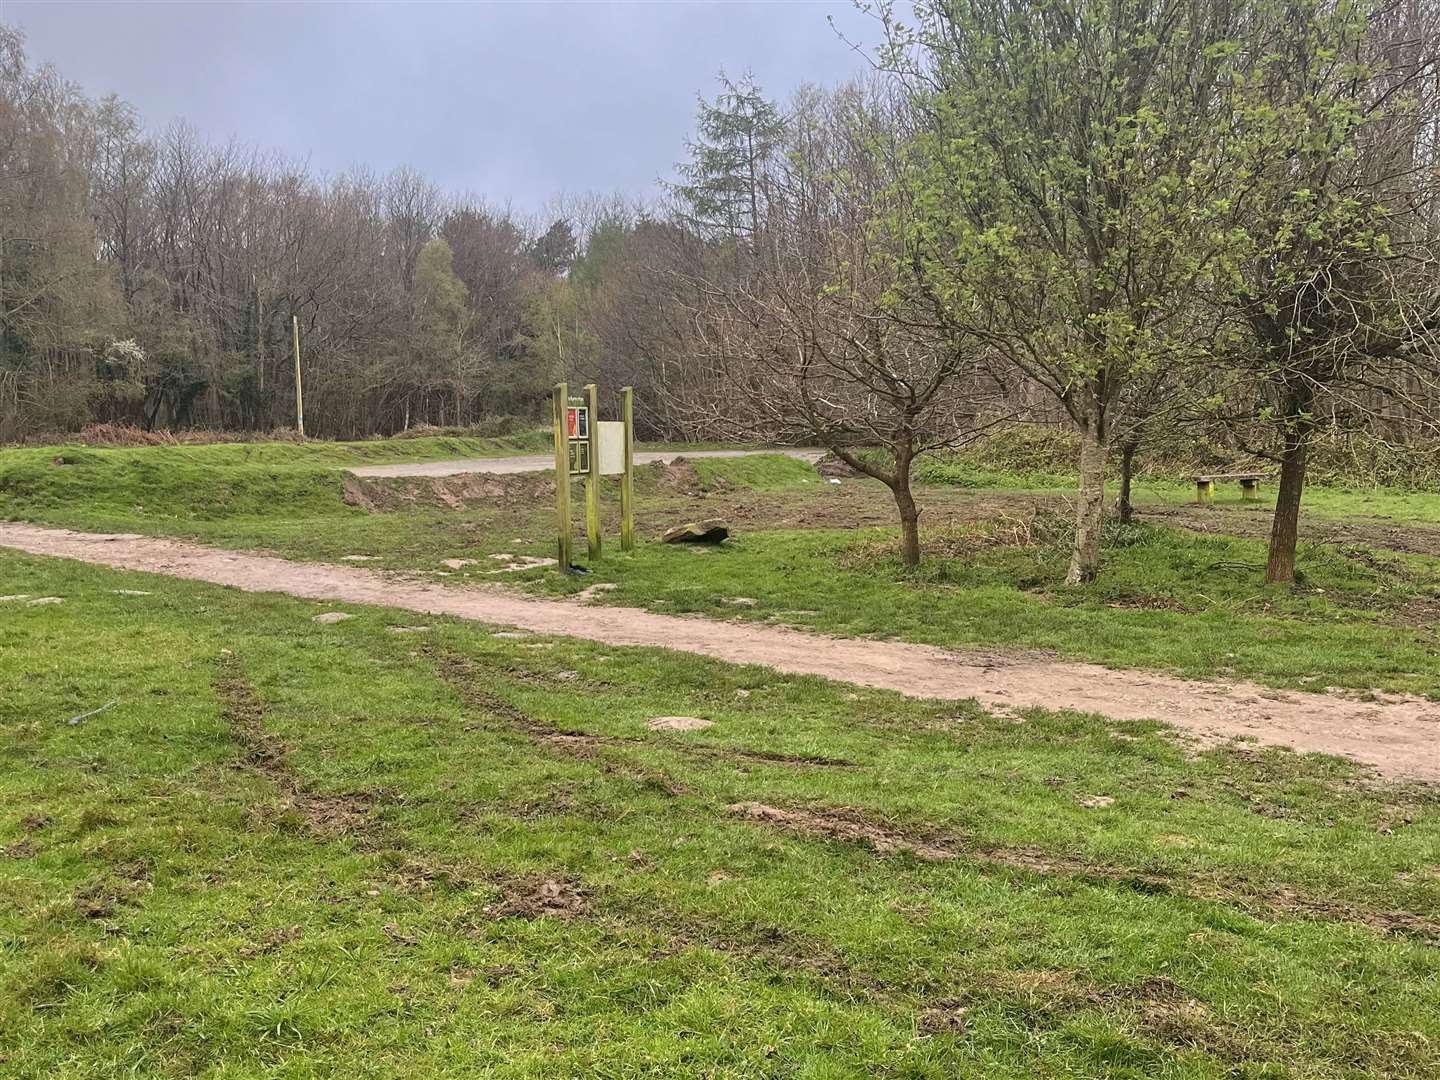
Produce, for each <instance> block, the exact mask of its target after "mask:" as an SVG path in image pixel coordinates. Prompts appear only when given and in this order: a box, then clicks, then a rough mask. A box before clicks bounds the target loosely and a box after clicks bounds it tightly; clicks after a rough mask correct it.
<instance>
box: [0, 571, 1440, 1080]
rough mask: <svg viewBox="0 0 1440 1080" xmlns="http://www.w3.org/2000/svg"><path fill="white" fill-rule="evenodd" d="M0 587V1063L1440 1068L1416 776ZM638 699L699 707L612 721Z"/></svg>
mask: <svg viewBox="0 0 1440 1080" xmlns="http://www.w3.org/2000/svg"><path fill="white" fill-rule="evenodd" d="M676 557H677V558H681V557H683V558H686V559H689V560H691V563H688V564H685V565H692V564H693V565H694V566H697V567H698V566H700V565H704V566H705V567H706V568H707V569H708V568H709V567H710V566H711V565H712V563H711V562H708V561H706V559H705V558H704V557H698V558H697V557H696V556H691V555H684V553H681V554H680V555H677V556H676ZM727 557H728V556H727ZM711 558H714V557H713V556H712V557H711ZM0 580H3V581H4V582H5V588H6V591H7V592H8V593H29V594H32V595H49V596H58V597H61V598H62V600H63V603H59V604H49V605H40V606H34V607H28V606H24V605H22V604H18V603H11V604H10V605H9V606H0V686H3V687H4V691H3V696H0V756H3V768H0V1075H7V1076H16V1077H47V1078H56V1077H106V1078H109V1077H116V1076H175V1077H190V1076H205V1077H254V1076H284V1077H328V1076H335V1075H347V1076H355V1077H389V1076H397V1075H406V1076H436V1077H443V1076H455V1077H460V1076H466V1077H473V1076H493V1077H557V1076H559V1077H566V1076H574V1077H582V1076H583V1077H594V1076H600V1077H646V1076H651V1077H735V1078H751V1077H806V1078H817V1080H818V1078H838V1077H857V1078H858V1077H907V1078H922V1077H933V1078H941V1077H945V1078H949V1077H955V1076H975V1077H1034V1076H1057V1077H1058V1076H1080V1077H1222V1076H1224V1077H1236V1076H1249V1077H1262V1076H1263V1077H1339V1076H1356V1077H1358V1076H1390V1077H1422V1076H1434V1075H1440V949H1437V947H1436V945H1437V940H1440V920H1437V918H1436V915H1435V912H1436V911H1437V910H1440V859H1437V855H1436V853H1437V851H1440V799H1437V795H1436V793H1435V792H1434V791H1433V790H1427V789H1419V788H1406V787H1393V786H1379V785H1376V784H1374V783H1372V782H1370V781H1369V780H1367V779H1366V778H1365V777H1364V776H1362V775H1361V774H1360V773H1359V772H1358V771H1357V770H1356V769H1354V768H1352V767H1350V766H1347V765H1346V764H1344V763H1342V762H1339V761H1336V760H1334V759H1324V758H1302V757H1298V756H1295V755H1292V754H1287V753H1282V752H1279V751H1266V752H1259V751H1255V750H1244V749H1236V750H1209V751H1205V752H1200V753H1196V752H1194V750H1193V749H1191V748H1188V747H1186V746H1184V745H1182V744H1180V743H1177V742H1176V741H1175V740H1174V739H1173V737H1171V736H1170V735H1168V734H1166V733H1165V731H1164V730H1162V729H1161V727H1160V726H1159V725H1155V724H1144V723H1113V722H1107V721H1105V720H1103V719H1101V718H1097V717H1093V716H1081V715H1074V714H1066V713H1048V712H1040V711H1032V712H1028V713H1026V714H1025V715H1024V716H1023V717H1022V718H1021V722H1017V721H1015V720H1013V719H1003V718H999V717H996V716H992V715H989V714H986V713H985V712H983V711H981V710H979V709H976V708H973V707H967V706H963V705H955V704H953V703H951V704H937V703H925V702H918V701H913V700H908V699H903V698H900V697H898V696H894V695H888V694H883V693H879V692H868V691H854V690H851V689H849V688H847V687H844V686H838V685H834V684H825V683H822V682H819V681H816V680H810V679H798V678H785V677H779V676H776V675H775V674H773V673H771V672H768V671H765V670H763V669H758V668H735V667H729V666H725V665H722V664H718V663H714V662H709V661H704V660H701V659H697V658H692V657H683V656H677V655H674V654H668V653H664V652H661V651H655V650H635V649H610V648H603V647H599V646H593V645H585V644H580V643H575V642H570V641H563V640H546V639H541V638H534V637H530V638H516V637H497V636H492V634H491V633H489V632H488V631H487V630H486V629H485V628H483V627H478V626H475V625H473V624H464V625H462V624H456V623H451V622H449V621H447V620H443V619H430V618H424V619H422V618H421V617H419V616H411V617H408V618H405V617H402V616H400V615H398V614H397V613H396V612H393V611H380V610H373V609H364V608H347V609H346V610H347V611H348V612H350V613H351V614H352V615H353V616H354V617H353V618H351V619H348V620H346V621H343V622H339V623H336V624H334V625H320V624H316V623H315V622H313V621H312V617H313V616H314V615H315V614H317V613H318V612H320V611H322V610H324V609H322V608H320V607H318V606H316V605H313V604H309V603H305V602H300V601H292V600H288V599H285V598H280V597H272V596H255V595H245V594H240V593H236V592H232V591H228V590H223V589H218V588H214V587H209V586H200V585H194V584H189V583H184V582H175V581H169V580H164V579H158V578H154V577H147V576H143V575H137V574H122V573H118V572H112V571H106V570H100V569H95V568H88V567H84V566H81V565H78V564H73V563H63V562H55V561H48V560H40V559H30V558H22V557H18V556H13V555H5V554H3V553H0ZM406 623H413V624H414V625H405V624H406ZM420 626H424V627H426V629H424V630H421V629H419V627H420ZM37 676H38V677H37ZM106 706H108V707H106ZM101 708H103V709H104V711H101V712H98V713H96V714H95V715H91V716H88V717H86V718H84V719H80V720H78V721H75V722H73V723H72V722H69V721H70V718H72V717H78V716H80V715H81V714H84V713H88V712H91V711H92V710H96V709H101ZM673 715H683V716H695V717H701V718H704V719H708V720H711V721H713V726H712V727H710V728H708V729H705V730H703V731H691V732H678V731H656V730H652V729H651V728H650V727H649V726H648V723H647V722H648V721H649V720H650V719H651V718H654V717H658V716H673Z"/></svg>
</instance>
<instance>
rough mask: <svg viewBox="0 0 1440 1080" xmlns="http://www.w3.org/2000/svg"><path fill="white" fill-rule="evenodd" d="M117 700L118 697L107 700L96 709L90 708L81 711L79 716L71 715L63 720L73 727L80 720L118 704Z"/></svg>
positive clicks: (96, 714)
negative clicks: (86, 710)
mask: <svg viewBox="0 0 1440 1080" xmlns="http://www.w3.org/2000/svg"><path fill="white" fill-rule="evenodd" d="M119 700H120V699H119V698H116V699H115V700H114V701H107V702H106V703H105V704H104V705H101V706H100V707H99V708H98V709H91V710H90V711H89V712H82V713H81V714H80V715H79V716H72V717H70V719H69V720H67V721H65V722H66V723H67V724H69V725H70V726H71V727H75V726H76V725H77V724H79V723H80V721H81V720H89V719H90V717H92V716H99V715H100V714H101V713H102V712H104V711H105V710H106V709H108V708H110V706H112V705H116V704H119Z"/></svg>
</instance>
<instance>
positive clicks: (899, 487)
mask: <svg viewBox="0 0 1440 1080" xmlns="http://www.w3.org/2000/svg"><path fill="white" fill-rule="evenodd" d="M890 490H891V492H892V493H893V494H894V496H895V507H896V509H898V510H899V511H900V561H901V562H903V563H904V564H905V565H906V566H907V567H910V568H914V567H916V566H919V565H920V508H919V507H917V506H916V505H915V497H914V496H913V495H911V494H910V474H909V469H908V467H907V469H906V471H905V473H904V474H900V473H899V472H898V469H897V474H896V478H895V484H894V486H893V487H891V489H890Z"/></svg>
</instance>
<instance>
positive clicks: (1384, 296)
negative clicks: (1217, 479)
mask: <svg viewBox="0 0 1440 1080" xmlns="http://www.w3.org/2000/svg"><path fill="white" fill-rule="evenodd" d="M874 14H875V17H876V19H877V26H878V27H879V28H880V30H881V31H882V37H883V42H884V44H883V45H882V46H881V47H879V48H878V49H875V50H873V51H872V52H871V53H870V59H871V61H872V65H873V68H874V70H873V72H872V74H871V75H870V76H869V77H866V78H864V79H859V80H856V81H853V82H851V83H849V84H845V85H841V86H837V87H828V88H822V87H805V88H802V89H801V90H799V91H797V92H796V93H795V94H794V96H793V97H792V98H791V99H790V100H789V101H787V102H785V103H783V104H780V103H777V102H774V101H772V100H770V99H769V98H767V97H766V96H765V94H764V93H763V92H762V90H761V88H760V87H758V86H756V85H755V84H754V82H753V81H752V80H751V79H749V78H741V79H738V80H730V79H724V78H723V77H722V85H721V89H720V92H719V94H718V95H716V96H715V97H714V98H712V99H702V100H701V102H700V106H699V109H698V112H697V117H696V130H695V134H694V136H693V138H692V140H691V141H690V142H689V144H688V145H687V146H686V148H685V150H684V155H683V156H684V160H682V161H681V163H680V164H679V165H678V166H677V175H676V177H675V179H674V180H673V182H672V183H670V184H669V185H668V186H667V188H666V193H665V196H664V197H663V198H662V199H660V200H658V201H656V203H655V204H654V205H649V206H640V205H636V204H632V203H628V202H627V201H626V200H624V199H623V198H620V197H607V198H596V197H591V198H585V199H579V200H575V199H572V200H568V201H562V202H559V203H557V205H556V208H555V212H554V213H552V214H548V215H546V216H545V217H544V218H543V219H541V220H539V221H534V222H531V221H526V220H522V219H520V218H518V217H517V216H516V215H513V214H511V213H508V212H506V211H504V210H498V209H496V208H493V207H488V206H486V205H484V204H483V203H480V202H478V201H476V200H473V199H465V198H456V197H452V196H448V195H445V194H444V193H442V192H440V191H439V190H438V189H436V188H435V187H434V186H433V185H431V184H430V183H428V182H427V181H426V180H425V179H424V178H423V177H421V176H419V175H418V174H416V173H414V172H412V171H409V170H403V169H402V170H398V171H396V172H394V173H392V174H390V175H388V176H385V177H376V176H372V175H370V174H368V173H366V172H364V171H363V170H358V169H357V170H353V171H351V172H349V173H346V174H344V175H342V176H340V177H338V178H333V179H323V178H319V177H315V176H312V175H310V174H309V173H308V172H307V171H306V170H305V169H304V168H303V167H301V166H298V165H297V164H295V163H293V162H287V161H285V160H283V159H280V158H277V157H274V156H267V155H263V154H261V153H259V152H257V151H254V150H252V149H248V148H245V147H240V146H236V145H213V144H209V143H206V142H204V141H203V140H202V139H200V138H199V137H198V136H197V135H196V134H195V133H194V132H192V131H190V130H189V129H187V128H185V127H183V126H182V127H174V128H171V129H170V130H168V131H165V132H162V133H159V134H151V133H148V132H146V131H145V130H144V129H143V127H142V125H141V124H140V122H139V119H138V117H136V115H135V114H134V112H133V110H131V109H130V108H129V107H128V106H126V105H125V104H124V103H122V102H119V101H116V100H114V99H106V100H104V101H100V102H93V101H89V100H87V99H86V98H85V97H84V96H83V95H81V94H80V93H79V92H78V91H77V90H75V88H74V87H72V86H70V85H69V84H67V83H66V82H65V81H64V80H63V79H62V78H60V76H59V75H58V74H56V73H55V72H53V71H50V70H48V69H43V68H42V69H39V70H36V69H34V68H32V67H30V66H28V65H27V64H26V62H25V59H24V55H23V50H22V48H21V41H20V39H19V37H18V36H17V35H15V34H14V33H11V32H5V33H4V34H3V35H0V439H5V438H10V439H13V438H16V437H19V436H23V435H26V434H28V433H31V432H35V431H50V430H67V429H73V428H75V427H77V426H80V425H82V424H84V423H86V422H88V421H91V420H97V419H100V420H105V419H114V420H121V421H125V422H132V423H139V424H141V425H143V426H149V427H154V426H166V425H171V426H177V425H178V426H184V425H198V426H212V427H223V428H238V429H266V428H269V427H272V426H274V425H276V424H280V423H284V421H285V419H286V417H287V415H288V409H289V405H290V401H291V399H290V393H291V391H290V389H289V386H288V382H287V375H286V373H287V372H288V364H289V354H288V330H289V325H290V320H291V318H292V317H298V318H299V320H300V323H301V326H302V330H303V333H304V335H305V343H306V345H305V355H306V367H307V372H306V380H307V385H306V399H307V422H308V423H309V425H310V426H311V429H312V431H314V432H316V433H319V434H326V435H336V436H357V435H367V434H372V433H381V434H384V433H393V432H396V431H400V430H403V429H405V428H407V427H412V426H414V425H417V424H437V425H464V424H469V423H473V422H475V421H476V420H478V419H481V418H485V417H494V416H498V415H501V414H507V413H508V414H518V415H522V416H531V417H537V418H538V416H539V415H540V413H539V410H540V409H541V408H542V404H541V403H542V401H543V393H544V389H545V388H546V387H547V386H548V385H549V384H550V383H551V382H553V381H554V380H556V379H557V378H560V377H568V378H571V379H572V380H576V379H580V380H589V379H593V380H595V381H598V382H600V383H601V384H602V385H604V386H606V387H609V388H614V387H618V386H620V385H622V384H631V385H634V386H636V388H637V423H638V425H639V426H640V427H641V429H642V431H643V432H644V433H646V434H650V435H660V436H664V437H668V438H676V439H687V438H705V439H714V438H727V437H747V438H766V439H776V440H788V441H802V440H803V441H818V442H820V443H821V444H823V445H825V446H827V447H829V448H830V449H832V450H833V451H834V453H835V454H836V455H837V456H838V457H840V458H841V459H843V460H844V461H846V462H848V463H849V464H850V465H851V466H852V467H854V468H855V469H857V470H859V471H861V472H863V473H866V474H868V475H871V476H873V477H876V478H877V479H879V480H880V481H882V482H883V483H885V484H886V485H887V486H888V487H889V488H890V489H891V491H892V492H893V493H894V498H895V503H896V510H897V516H898V518H899V521H900V524H901V533H902V554H903V557H904V560H905V562H906V563H909V564H912V565H913V564H914V563H916V562H918V561H919V559H920V557H921V544H920V531H919V523H920V508H919V506H918V505H917V503H916V500H915V497H914V494H913V492H912V490H911V469H912V465H913V462H914V461H915V459H916V458H917V457H918V456H920V455H923V454H926V453H930V452H934V451H937V450H941V449H944V448H947V447H956V446H960V445H962V444H964V443H966V442H968V441H971V440H974V439H977V438H980V437H983V435H984V433H985V432H986V431H988V430H990V429H991V428H993V427H994V426H995V425H998V424H1005V423H1016V422H1035V421H1044V422H1056V421H1060V422H1064V423H1067V424H1069V425H1070V426H1072V427H1073V428H1074V430H1075V431H1076V432H1078V434H1079V452H1078V456H1077V460H1076V470H1077V473H1078V475H1079V484H1078V489H1077V499H1076V516H1075V535H1074V544H1073V551H1072V554H1071V562H1070V568H1069V580H1070V581H1072V582H1075V583H1079V582H1084V581H1086V580H1089V579H1090V578H1091V577H1093V576H1094V574H1095V573H1096V571H1097V569H1098V566H1099V560H1100V557H1101V538H1102V532H1103V528H1104V525H1105V521H1106V514H1107V506H1106V501H1105V481H1106V477H1107V473H1108V472H1109V471H1110V470H1111V469H1112V467H1113V466H1114V465H1115V464H1116V463H1118V465H1119V467H1120V472H1121V484H1120V488H1121V499H1120V507H1121V514H1122V516H1123V515H1124V514H1125V512H1126V509H1127V507H1128V481H1129V475H1130V472H1131V470H1132V468H1133V466H1134V462H1135V459H1136V457H1137V455H1143V454H1144V453H1145V452H1146V448H1147V447H1151V446H1154V445H1155V444H1156V442H1157V441H1158V440H1164V439H1174V438H1176V437H1177V433H1184V436H1183V437H1185V438H1193V439H1197V440H1198V439H1212V440H1220V441H1222V442H1223V443H1224V444H1225V445H1227V446H1230V447H1233V448H1234V449H1235V450H1236V451H1237V453H1239V452H1243V453H1244V454H1246V455H1250V456H1254V457H1259V458H1268V459H1270V460H1272V461H1273V462H1274V466H1275V469H1276V470H1277V472H1278V475H1279V498H1278V506H1277V510H1276V515H1275V520H1274V527H1273V532H1272V542H1271V551H1270V559H1269V565H1268V567H1267V577H1268V578H1269V579H1270V580H1275V581H1284V580H1289V579H1290V578H1292V577H1293V574H1294V560H1295V540H1296V530H1297V522H1298V514H1299V508H1300V504H1301V499H1302V495H1303V491H1304V485H1305V479H1306V473H1307V466H1308V458H1309V453H1310V449H1311V446H1312V444H1313V441H1314V439H1315V438H1316V436H1317V434H1319V433H1322V432H1324V431H1326V430H1330V429H1363V430H1366V431H1369V432H1371V433H1373V434H1375V435H1376V436H1377V437H1380V438H1384V439H1388V440H1392V441H1408V440H1415V439H1420V438H1424V437H1426V436H1428V435H1430V434H1433V433H1434V431H1435V428H1436V417H1437V413H1440V408H1437V406H1440V65H1437V50H1440V3H1437V0H1377V2H1371V3H1356V2H1353V0H920V2H919V3H917V4H915V5H914V6H913V7H912V8H906V9H905V10H904V11H901V10H900V9H898V8H896V7H894V6H892V5H889V4H880V5H878V6H876V7H875V8H874Z"/></svg>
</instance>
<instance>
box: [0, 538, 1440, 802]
mask: <svg viewBox="0 0 1440 1080" xmlns="http://www.w3.org/2000/svg"><path fill="white" fill-rule="evenodd" d="M0 546H5V547H11V548H16V549H18V550H21V551H26V552H29V553H30V554H33V555H52V556H59V557H63V558H72V559H81V560H84V561H86V562H91V563H96V564H99V565H103V566H112V567H117V568H120V569H126V570H142V571H148V572H151V573H160V574H167V575H169V576H171V577H179V578H188V579H191V580H198V581H209V582H213V583H215V584H219V585H229V586H232V587H235V588H239V589H243V590H247V591H250V592H284V593H288V594H290V595H292V596H301V597H306V598H309V599H316V600H326V601H345V602H348V603H358V604H377V605H380V606H384V607H392V608H405V609H408V610H412V611H418V612H423V613H426V614H436V615H454V616H457V617H459V618H464V619H475V620H479V621H483V622H487V623H492V624H500V625H507V626H513V627H517V628H520V629H524V630H532V631H535V632H537V633H542V634H556V635H560V636H568V637H578V638H583V639H586V640H590V641H599V642H604V643H606V644H610V645H645V646H652V647H659V648H666V649H674V650H677V651H680V652H688V653H696V654H699V655H703V656H710V657H714V658H715V659H719V660H724V661H727V662H729V663H742V664H764V665H766V666H768V667H770V668H773V669H774V670H776V671H780V672H786V673H792V674H808V675H819V676H821V677H824V678H829V679H835V680H837V681H840V682H848V683H853V684H857V685H860V686H872V687H878V688H882V689H887V690H895V691H898V692H900V693H902V694H906V695H909V696H911V697H918V698H939V699H951V700H954V699H964V698H974V699H975V700H976V701H979V702H980V703H981V704H984V705H987V706H990V707H1006V708H1010V709H1021V708H1026V707H1041V708H1047V709H1074V710H1076V711H1079V712H1090V713H1098V714H1101V715H1103V716H1109V717H1111V718H1113V719H1117V720H1160V721H1163V722H1165V723H1169V724H1172V725H1174V726H1176V727H1178V728H1181V729H1182V730H1184V731H1187V732H1189V733H1191V734H1192V735H1195V736H1197V737H1198V738H1200V739H1201V740H1203V741H1207V742H1212V743H1213V742H1224V741H1226V740H1229V739H1234V738H1237V737H1244V738H1250V739H1255V740H1257V741H1259V742H1265V743H1279V744H1283V745H1287V746H1291V747H1293V748H1295V749H1297V750H1301V751H1306V752H1320V753H1327V754H1339V755H1344V756H1348V757H1351V758H1353V759H1355V760H1356V761H1359V762H1362V763H1364V764H1367V765H1370V766H1372V767H1373V768H1374V769H1375V770H1376V771H1377V772H1378V773H1379V774H1380V775H1381V776H1382V777H1387V778H1390V779H1395V780H1414V781H1424V782H1429V783H1436V782H1440V704H1437V703H1435V702H1431V701H1426V700H1424V699H1422V698H1416V697H1409V696H1402V695H1373V696H1372V698H1371V699H1370V700H1364V701H1360V700H1354V699H1352V698H1349V697H1343V696H1338V695H1329V694H1320V693H1310V692H1298V691H1289V692H1277V691H1274V690H1269V689H1267V688H1264V687H1261V686H1257V685H1255V684H1253V683H1245V682H1238V683H1225V682H1199V681H1191V680H1186V679H1180V678H1176V677H1174V676H1170V675H1161V674H1157V673H1152V672H1144V671H1112V670H1110V669H1108V668H1103V667H1100V666H1099V665H1097V664H1082V663H1067V662H1060V661H1056V660H1050V659H1046V658H1043V657H1033V656H1023V655H1021V656H999V655H993V654H987V653H979V652H962V651H958V650H951V649H942V648H939V647H936V646H933V645H913V644H908V643H903V642H894V641H869V640H863V639H842V638H827V637H821V636H819V635H817V634H810V633H802V632H799V631H794V630H789V629H785V628H782V627H777V626H760V625H756V624H754V623H727V622H712V621H708V620H704V619H689V618H679V617H676V616H672V615H659V614H655V613H653V612H648V611H638V610H635V609H631V608H622V607H608V608H607V609H606V614H605V618H604V619H603V620H602V619H595V620H583V621H582V620H577V619H576V618H575V610H576V609H575V605H574V604H571V603H567V602H564V601H556V600H545V599H539V598H535V597H530V596H522V595H518V594H516V593H514V592H509V591H507V590H505V589H503V588H499V587H492V588H473V587H471V588H455V587H449V586H445V585H441V584H438V583H434V582H417V581H414V580H409V579H406V578H403V577H400V576H397V575H387V574H384V573H380V572H376V571H372V570H367V569H364V568H362V567H358V566H338V565H326V564H322V563H292V562H289V561H287V560H285V559H279V558H275V557H273V556H266V555H253V554H247V553H243V552H233V551H219V550H215V549H213V548H206V547H202V546H200V545H198V544H192V543H186V542H183V541H178V540H165V539H156V538H152V537H143V536H136V535H133V534H103V533H101V534H96V533H77V532H72V531H70V530H66V529H52V528H46V527H43V526H37V525H27V524H22V523H19V522H3V523H0Z"/></svg>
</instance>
